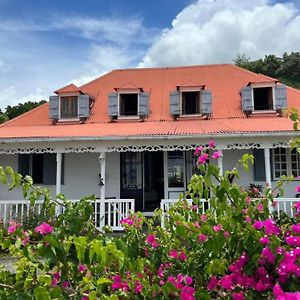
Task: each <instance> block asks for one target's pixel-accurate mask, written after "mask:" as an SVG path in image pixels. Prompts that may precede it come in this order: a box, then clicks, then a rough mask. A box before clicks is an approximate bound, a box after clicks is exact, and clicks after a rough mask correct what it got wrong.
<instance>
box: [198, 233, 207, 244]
mask: <svg viewBox="0 0 300 300" xmlns="http://www.w3.org/2000/svg"><path fill="white" fill-rule="evenodd" d="M198 240H199V242H200V243H203V242H205V241H206V240H207V236H206V235H205V234H203V233H200V234H199V235H198Z"/></svg>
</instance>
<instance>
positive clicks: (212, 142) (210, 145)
mask: <svg viewBox="0 0 300 300" xmlns="http://www.w3.org/2000/svg"><path fill="white" fill-rule="evenodd" d="M208 146H209V148H215V147H216V143H215V141H214V140H210V141H209V142H208Z"/></svg>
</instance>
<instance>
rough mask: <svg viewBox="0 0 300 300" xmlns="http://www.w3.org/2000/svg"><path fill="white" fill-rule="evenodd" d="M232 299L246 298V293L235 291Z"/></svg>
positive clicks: (240, 299) (241, 299)
mask: <svg viewBox="0 0 300 300" xmlns="http://www.w3.org/2000/svg"><path fill="white" fill-rule="evenodd" d="M232 299H233V300H246V298H245V295H244V293H243V292H239V293H233V294H232Z"/></svg>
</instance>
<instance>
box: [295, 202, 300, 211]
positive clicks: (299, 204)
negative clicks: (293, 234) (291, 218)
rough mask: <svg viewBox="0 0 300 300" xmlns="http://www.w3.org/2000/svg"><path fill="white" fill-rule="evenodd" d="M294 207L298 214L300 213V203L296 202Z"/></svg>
mask: <svg viewBox="0 0 300 300" xmlns="http://www.w3.org/2000/svg"><path fill="white" fill-rule="evenodd" d="M294 207H295V208H296V211H297V212H300V201H299V202H296V203H295V205H294Z"/></svg>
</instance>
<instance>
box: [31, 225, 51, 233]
mask: <svg viewBox="0 0 300 300" xmlns="http://www.w3.org/2000/svg"><path fill="white" fill-rule="evenodd" d="M34 231H35V232H37V233H40V234H42V235H46V234H49V233H52V231H53V227H52V226H51V225H49V224H48V223H46V222H43V223H42V224H41V225H39V226H37V227H35V230H34Z"/></svg>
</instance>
